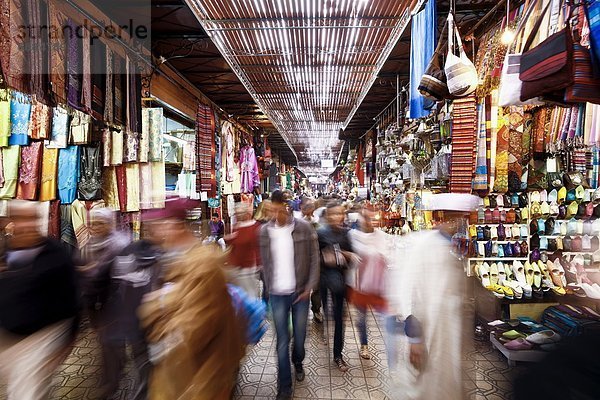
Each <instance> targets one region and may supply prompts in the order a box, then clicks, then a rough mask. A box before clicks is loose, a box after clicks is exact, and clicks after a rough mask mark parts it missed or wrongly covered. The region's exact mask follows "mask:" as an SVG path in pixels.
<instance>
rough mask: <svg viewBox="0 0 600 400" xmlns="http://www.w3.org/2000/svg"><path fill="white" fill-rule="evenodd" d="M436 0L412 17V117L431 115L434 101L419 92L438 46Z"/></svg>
mask: <svg viewBox="0 0 600 400" xmlns="http://www.w3.org/2000/svg"><path fill="white" fill-rule="evenodd" d="M435 3H436V2H435V1H434V0H429V1H427V3H426V4H425V9H424V10H423V11H421V12H419V13H418V14H416V15H414V16H413V17H412V28H411V40H410V43H411V44H410V106H409V112H410V118H421V117H425V116H427V115H429V113H430V109H431V108H432V107H433V105H434V103H433V102H432V101H430V100H426V99H425V98H424V97H423V96H421V94H420V93H419V90H418V88H419V83H420V82H421V78H422V77H423V73H424V72H425V69H426V68H427V65H428V64H429V61H430V60H431V58H432V57H433V52H434V51H435V46H436V32H437V17H436V14H437V13H436V6H435Z"/></svg>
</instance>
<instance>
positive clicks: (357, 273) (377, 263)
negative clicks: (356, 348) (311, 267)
mask: <svg viewBox="0 0 600 400" xmlns="http://www.w3.org/2000/svg"><path fill="white" fill-rule="evenodd" d="M376 215H377V211H376V210H375V208H374V207H373V205H372V204H370V203H366V204H364V205H363V206H362V209H361V211H360V218H358V220H359V221H360V226H359V228H360V229H357V230H351V231H350V242H351V243H352V248H353V249H354V251H355V252H356V255H357V256H358V258H359V260H358V262H357V264H356V265H355V267H354V268H352V269H351V270H350V271H349V273H348V274H347V281H348V286H349V293H348V300H349V302H350V303H352V304H353V305H354V306H355V307H356V309H357V311H358V318H357V322H356V327H357V329H358V334H359V337H360V356H361V357H362V358H364V359H370V358H371V354H370V353H369V346H368V344H369V342H368V337H367V310H368V309H369V307H372V308H373V309H374V310H375V311H377V312H378V313H384V312H385V311H386V301H385V274H386V273H387V269H388V266H389V265H390V263H391V261H392V260H391V259H390V258H391V254H392V253H391V248H390V247H391V246H390V244H391V238H390V237H389V235H388V234H386V233H385V232H383V231H381V230H379V229H375V227H374V226H373V222H374V221H375V217H376Z"/></svg>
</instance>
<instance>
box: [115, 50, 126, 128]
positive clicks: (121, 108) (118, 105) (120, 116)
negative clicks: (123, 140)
mask: <svg viewBox="0 0 600 400" xmlns="http://www.w3.org/2000/svg"><path fill="white" fill-rule="evenodd" d="M123 71H125V60H124V59H123V58H122V57H120V56H119V55H117V54H115V53H113V72H114V74H113V81H114V87H113V97H114V101H113V104H114V111H113V120H114V123H115V124H117V125H125V101H126V99H127V75H125V74H123Z"/></svg>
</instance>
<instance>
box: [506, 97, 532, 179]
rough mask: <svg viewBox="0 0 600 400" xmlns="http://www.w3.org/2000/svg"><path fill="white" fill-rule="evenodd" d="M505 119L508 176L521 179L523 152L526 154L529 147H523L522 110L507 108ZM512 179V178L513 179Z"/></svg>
mask: <svg viewBox="0 0 600 400" xmlns="http://www.w3.org/2000/svg"><path fill="white" fill-rule="evenodd" d="M506 110H508V114H507V115H506V118H507V119H508V121H506V122H507V123H508V125H507V129H508V131H509V140H508V175H509V181H510V177H511V176H513V177H516V178H517V179H519V180H520V179H521V175H523V151H525V152H527V151H528V149H529V145H527V146H526V147H523V146H524V143H523V141H524V138H523V136H524V134H523V108H522V107H509V108H507V109H506ZM513 179H514V178H513ZM509 187H510V185H509Z"/></svg>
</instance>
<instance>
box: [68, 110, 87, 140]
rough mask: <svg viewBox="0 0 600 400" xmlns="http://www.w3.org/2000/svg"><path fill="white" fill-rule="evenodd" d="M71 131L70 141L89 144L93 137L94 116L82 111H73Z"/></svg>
mask: <svg viewBox="0 0 600 400" xmlns="http://www.w3.org/2000/svg"><path fill="white" fill-rule="evenodd" d="M69 132H70V135H69V138H70V139H69V143H71V144H88V143H89V142H90V141H91V139H92V138H91V136H92V117H90V116H89V115H88V114H86V113H83V112H81V111H77V110H75V111H73V117H72V118H71V123H70V127H69Z"/></svg>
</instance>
